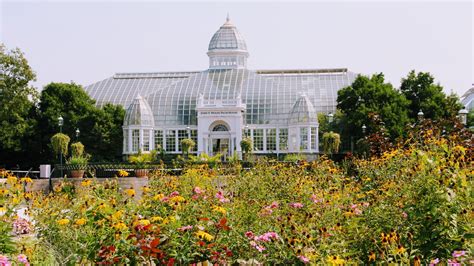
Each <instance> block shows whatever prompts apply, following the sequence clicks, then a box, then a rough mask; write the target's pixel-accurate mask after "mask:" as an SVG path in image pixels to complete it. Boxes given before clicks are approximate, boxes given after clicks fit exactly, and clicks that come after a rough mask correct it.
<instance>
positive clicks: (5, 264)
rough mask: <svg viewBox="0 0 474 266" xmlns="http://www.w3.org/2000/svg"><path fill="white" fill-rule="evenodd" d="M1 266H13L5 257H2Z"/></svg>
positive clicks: (0, 256) (0, 259)
mask: <svg viewBox="0 0 474 266" xmlns="http://www.w3.org/2000/svg"><path fill="white" fill-rule="evenodd" d="M0 266H11V263H10V261H8V257H7V256H4V255H0Z"/></svg>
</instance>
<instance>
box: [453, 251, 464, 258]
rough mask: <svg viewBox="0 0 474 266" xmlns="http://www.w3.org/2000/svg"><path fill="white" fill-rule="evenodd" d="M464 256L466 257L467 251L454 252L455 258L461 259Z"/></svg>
mask: <svg viewBox="0 0 474 266" xmlns="http://www.w3.org/2000/svg"><path fill="white" fill-rule="evenodd" d="M464 255H466V251H464V250H455V251H453V257H454V258H459V257H461V256H464Z"/></svg>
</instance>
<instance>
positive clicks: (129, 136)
mask: <svg viewBox="0 0 474 266" xmlns="http://www.w3.org/2000/svg"><path fill="white" fill-rule="evenodd" d="M127 130H128V153H133V149H132V147H133V143H132V132H133V129H130V128H127Z"/></svg>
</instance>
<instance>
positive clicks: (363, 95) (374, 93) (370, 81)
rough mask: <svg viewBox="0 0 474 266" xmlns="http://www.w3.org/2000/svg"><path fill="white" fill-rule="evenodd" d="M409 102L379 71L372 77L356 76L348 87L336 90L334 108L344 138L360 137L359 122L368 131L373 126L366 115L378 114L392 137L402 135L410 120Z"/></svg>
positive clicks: (373, 127) (369, 131)
mask: <svg viewBox="0 0 474 266" xmlns="http://www.w3.org/2000/svg"><path fill="white" fill-rule="evenodd" d="M407 107H408V101H407V99H406V98H405V97H404V96H403V94H401V93H400V92H399V91H398V90H396V89H395V88H393V86H392V85H391V84H390V83H386V82H385V79H384V75H383V74H382V73H379V74H374V75H372V76H371V77H366V76H362V75H359V76H358V77H357V78H356V79H355V81H354V82H353V83H352V85H351V86H349V87H346V88H344V89H341V90H340V91H339V92H338V97H337V108H338V109H340V110H341V112H342V113H343V115H344V117H343V118H342V121H341V122H340V123H341V128H342V132H341V134H342V135H343V136H344V139H348V138H349V137H351V136H353V137H355V139H359V138H361V137H362V136H363V134H362V129H361V128H362V125H366V126H367V134H369V133H371V130H374V129H375V128H376V126H375V125H371V123H372V122H371V120H370V119H369V114H378V115H379V117H380V118H381V120H382V121H383V123H384V126H385V128H386V129H387V130H388V133H389V135H390V137H391V138H392V139H395V138H397V137H399V136H401V135H402V133H403V128H404V127H405V126H406V124H407V123H408V122H409V119H408V114H407Z"/></svg>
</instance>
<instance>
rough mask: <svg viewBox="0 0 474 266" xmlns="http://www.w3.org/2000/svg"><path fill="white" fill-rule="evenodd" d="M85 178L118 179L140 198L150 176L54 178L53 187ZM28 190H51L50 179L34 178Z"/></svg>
mask: <svg viewBox="0 0 474 266" xmlns="http://www.w3.org/2000/svg"><path fill="white" fill-rule="evenodd" d="M84 180H93V181H96V182H99V183H102V182H105V181H107V180H117V181H118V184H119V187H120V188H121V189H128V188H133V189H135V191H136V198H140V197H141V194H142V187H143V186H147V185H148V178H136V177H120V178H84V179H83V178H52V179H51V183H52V184H53V187H54V186H55V185H56V184H58V183H59V182H61V181H68V182H73V183H74V184H75V185H77V186H79V185H80V184H81V182H82V181H84ZM5 182H6V179H0V184H1V183H5ZM25 189H26V191H31V192H36V191H42V192H44V193H48V192H49V180H48V179H33V182H32V183H29V184H27V186H26V188H25Z"/></svg>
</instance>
